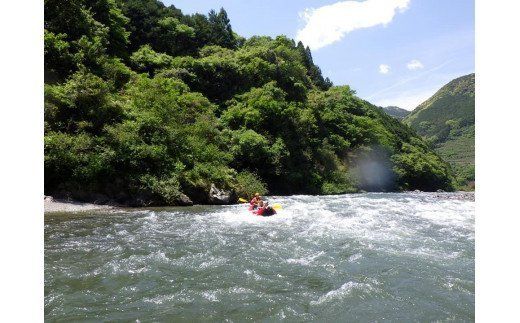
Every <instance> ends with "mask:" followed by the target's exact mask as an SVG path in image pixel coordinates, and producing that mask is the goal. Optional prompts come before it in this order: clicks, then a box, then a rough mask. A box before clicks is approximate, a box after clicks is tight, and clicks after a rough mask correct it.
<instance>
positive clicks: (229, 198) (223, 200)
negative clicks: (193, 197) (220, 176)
mask: <svg viewBox="0 0 520 323" xmlns="http://www.w3.org/2000/svg"><path fill="white" fill-rule="evenodd" d="M233 195H234V194H233V192H232V191H226V190H222V189H219V188H217V187H216V186H215V184H211V188H210V189H209V196H208V200H209V202H210V203H211V204H218V205H224V204H231V203H232V202H233Z"/></svg>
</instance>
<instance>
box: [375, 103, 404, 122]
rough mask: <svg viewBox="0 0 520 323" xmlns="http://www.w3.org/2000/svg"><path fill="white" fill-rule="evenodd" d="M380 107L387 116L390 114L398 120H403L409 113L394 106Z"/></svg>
mask: <svg viewBox="0 0 520 323" xmlns="http://www.w3.org/2000/svg"><path fill="white" fill-rule="evenodd" d="M381 109H383V111H385V112H386V114H388V115H389V116H392V117H394V118H397V119H399V120H403V118H404V117H406V116H407V115H408V114H410V111H408V110H405V109H401V108H399V107H394V106H389V107H381Z"/></svg>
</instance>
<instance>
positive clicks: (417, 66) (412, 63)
mask: <svg viewBox="0 0 520 323" xmlns="http://www.w3.org/2000/svg"><path fill="white" fill-rule="evenodd" d="M406 67H407V68H408V69H409V70H418V69H421V68H424V65H423V64H422V63H421V62H420V61H418V60H416V59H413V60H411V61H410V62H408V64H406Z"/></svg>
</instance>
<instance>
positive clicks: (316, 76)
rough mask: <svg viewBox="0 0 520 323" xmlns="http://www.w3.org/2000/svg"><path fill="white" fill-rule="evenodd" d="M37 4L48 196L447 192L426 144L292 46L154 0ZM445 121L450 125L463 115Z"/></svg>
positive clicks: (129, 199)
mask: <svg viewBox="0 0 520 323" xmlns="http://www.w3.org/2000/svg"><path fill="white" fill-rule="evenodd" d="M45 10H46V14H45V34H44V38H45V39H44V40H45V73H46V78H45V80H46V85H45V172H46V178H45V191H46V192H48V193H53V192H63V193H66V194H70V195H72V196H73V197H76V198H78V199H83V200H99V199H100V198H101V200H115V201H117V202H119V203H124V204H129V205H164V204H168V205H176V204H183V203H185V196H184V195H187V196H188V197H189V198H190V199H191V200H192V201H193V202H195V203H207V202H208V192H209V190H210V187H211V186H212V185H216V186H217V187H219V188H222V189H227V190H234V191H235V193H237V194H238V195H239V196H243V197H249V196H250V195H252V194H253V193H256V192H258V193H261V194H265V193H266V192H267V190H269V191H270V192H271V193H274V194H294V193H307V194H308V193H310V194H340V193H346V192H355V191H357V190H360V189H364V190H379V191H381V190H385V191H388V190H396V189H399V188H401V189H416V188H419V189H424V190H435V189H438V188H443V189H450V188H451V181H452V177H451V170H450V169H449V167H448V166H447V165H446V164H445V163H444V162H443V161H442V160H441V159H440V158H439V157H438V156H437V155H436V154H434V153H433V152H432V151H431V150H430V149H429V148H428V145H427V144H426V143H425V142H423V141H421V140H420V139H419V138H418V137H417V136H416V134H415V133H414V132H413V131H412V130H411V129H410V128H408V127H405V126H403V125H402V124H401V123H399V121H397V120H395V119H394V118H391V117H389V116H387V115H386V114H385V113H384V112H383V111H382V110H381V109H379V108H377V107H375V106H373V105H371V104H370V103H368V102H366V101H363V100H361V99H359V98H358V97H356V96H355V93H354V91H352V90H351V89H350V88H349V87H348V86H341V87H332V83H331V82H330V80H328V79H327V78H324V77H323V76H322V74H321V71H320V69H319V67H318V66H316V65H315V64H314V62H313V59H312V54H311V52H310V50H309V48H308V47H307V48H306V47H304V46H303V44H302V43H298V44H296V43H295V42H294V41H293V40H292V39H289V38H287V37H285V36H278V37H276V38H271V37H258V36H254V37H251V38H249V39H244V38H242V37H240V36H238V35H236V34H235V33H234V32H233V30H232V28H231V25H230V22H229V19H228V17H227V13H226V12H225V11H224V10H223V9H221V10H220V11H218V12H216V11H211V12H210V13H209V15H208V16H205V15H201V14H194V15H183V14H182V12H181V11H180V10H178V9H176V8H175V7H174V6H169V7H166V6H164V5H163V4H162V3H161V2H158V1H156V0H123V1H115V0H71V1H67V2H62V1H55V0H46V1H45ZM450 120H451V121H449V120H445V121H444V124H445V126H446V127H449V131H448V135H454V134H458V133H459V132H460V131H461V129H463V127H464V120H459V119H458V118H452V119H450ZM367 165H368V166H367ZM373 165H376V166H377V167H376V168H374V167H373ZM374 169H375V170H376V171H377V172H378V173H376V175H377V174H382V175H381V177H384V178H385V180H380V179H378V178H377V177H378V176H374V173H373V172H372V170H374ZM367 170H368V171H367ZM374 178H375V180H374ZM100 196H101V197H100Z"/></svg>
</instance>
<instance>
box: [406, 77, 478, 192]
mask: <svg viewBox="0 0 520 323" xmlns="http://www.w3.org/2000/svg"><path fill="white" fill-rule="evenodd" d="M403 122H404V123H405V124H408V125H409V126H411V127H412V128H413V129H415V130H416V131H417V133H418V134H419V135H421V136H422V137H424V138H425V139H426V140H427V141H429V142H430V143H431V144H432V145H433V147H434V148H435V150H436V151H437V153H439V155H440V156H441V157H442V158H443V159H444V160H446V161H447V162H449V163H450V164H451V165H452V168H453V169H454V171H455V173H456V175H457V179H458V182H459V184H460V185H461V186H472V185H474V181H475V74H474V73H473V74H469V75H465V76H462V77H459V78H457V79H454V80H453V81H451V82H449V83H448V84H446V85H445V86H443V87H442V88H441V89H440V90H439V91H437V93H435V94H434V95H433V96H432V97H431V98H429V99H428V100H426V101H425V102H423V103H421V104H420V105H419V106H418V107H417V108H416V109H415V110H413V111H412V113H410V114H409V115H408V116H407V117H406V118H404V120H403Z"/></svg>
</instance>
